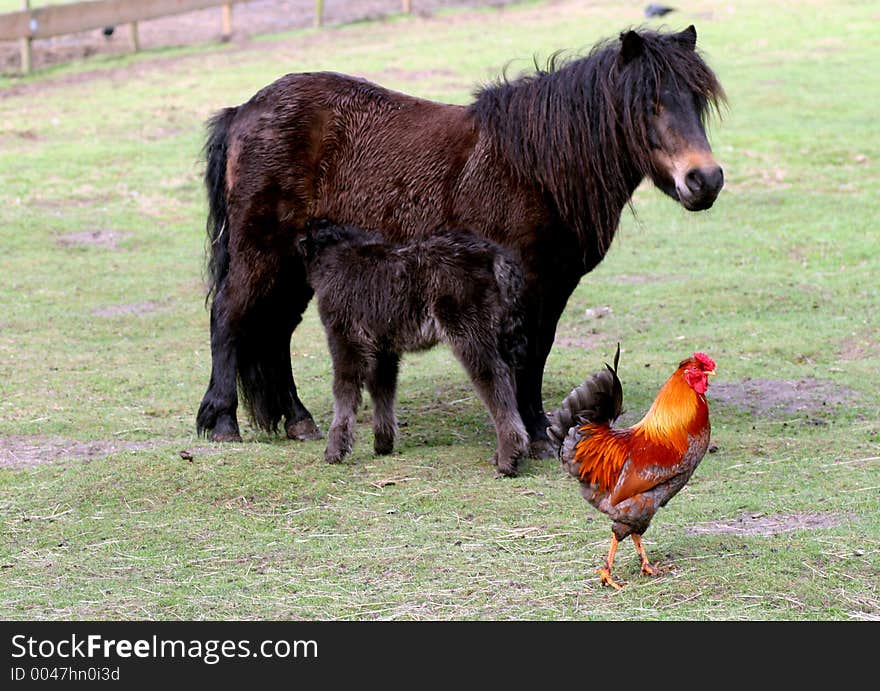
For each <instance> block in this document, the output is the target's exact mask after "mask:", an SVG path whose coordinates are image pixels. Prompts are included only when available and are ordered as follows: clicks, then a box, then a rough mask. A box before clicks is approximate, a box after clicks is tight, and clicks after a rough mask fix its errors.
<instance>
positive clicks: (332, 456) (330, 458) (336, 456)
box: [324, 450, 346, 465]
mask: <svg viewBox="0 0 880 691" xmlns="http://www.w3.org/2000/svg"><path fill="white" fill-rule="evenodd" d="M345 456H346V454H344V453H342V452H338V453H337V452H333V451H329V450H328V451H325V452H324V462H325V463H329V464H331V465H336V464H337V463H342V461H343V459H344V458H345Z"/></svg>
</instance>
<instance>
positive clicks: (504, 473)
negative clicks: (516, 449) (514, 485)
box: [492, 451, 519, 477]
mask: <svg viewBox="0 0 880 691" xmlns="http://www.w3.org/2000/svg"><path fill="white" fill-rule="evenodd" d="M518 460H519V457H518V456H514V457H513V458H506V459H504V460H503V461H499V460H498V452H497V451H496V452H495V453H494V454H493V456H492V465H494V466H495V477H516V473H517V461H518Z"/></svg>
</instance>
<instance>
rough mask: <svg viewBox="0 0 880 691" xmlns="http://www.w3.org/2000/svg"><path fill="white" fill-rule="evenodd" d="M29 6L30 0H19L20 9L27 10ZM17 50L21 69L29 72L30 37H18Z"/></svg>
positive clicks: (30, 65) (31, 60) (25, 72)
mask: <svg viewBox="0 0 880 691" xmlns="http://www.w3.org/2000/svg"><path fill="white" fill-rule="evenodd" d="M30 8H31V0H21V9H23V10H29V9H30ZM18 47H19V52H20V53H21V71H22V72H23V73H24V74H29V73H30V71H31V68H32V67H33V59H32V58H33V56H32V54H31V39H30V37H29V36H24V37H22V38H20V39H18Z"/></svg>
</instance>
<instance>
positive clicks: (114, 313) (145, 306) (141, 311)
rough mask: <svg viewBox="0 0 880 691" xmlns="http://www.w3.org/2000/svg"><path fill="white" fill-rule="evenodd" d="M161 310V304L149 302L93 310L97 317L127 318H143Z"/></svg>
mask: <svg viewBox="0 0 880 691" xmlns="http://www.w3.org/2000/svg"><path fill="white" fill-rule="evenodd" d="M157 309H159V303H158V302H153V301H152V300H147V301H146V302H132V303H127V304H122V305H108V306H107V307H99V308H97V309H94V310H92V314H93V315H95V316H96V317H125V316H129V315H131V316H135V317H142V316H143V315H145V314H150V313H151V312H155V311H156V310H157Z"/></svg>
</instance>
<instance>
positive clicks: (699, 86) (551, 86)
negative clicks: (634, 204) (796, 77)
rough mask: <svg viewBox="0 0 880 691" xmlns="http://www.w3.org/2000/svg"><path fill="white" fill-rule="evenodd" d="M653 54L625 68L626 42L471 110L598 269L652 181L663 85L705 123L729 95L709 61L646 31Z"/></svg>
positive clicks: (487, 90)
mask: <svg viewBox="0 0 880 691" xmlns="http://www.w3.org/2000/svg"><path fill="white" fill-rule="evenodd" d="M639 35H640V36H641V38H642V39H643V41H644V50H643V52H642V54H641V55H639V56H638V57H637V58H636V59H634V60H631V61H630V62H628V63H626V64H624V63H623V61H622V60H621V59H620V42H619V41H617V40H614V41H605V42H603V43H600V44H597V45H596V46H595V47H593V49H592V50H591V51H590V52H589V53H588V54H587V55H586V56H582V57H570V58H562V57H560V55H559V54H558V53H557V54H555V55H554V56H552V57H551V58H550V60H549V61H548V65H547V68H546V69H537V70H536V72H535V73H534V74H530V75H524V76H521V77H519V78H517V79H515V80H513V81H509V80H507V79H506V78H502V79H501V80H500V81H499V82H497V83H495V84H491V85H489V86H486V87H484V88H482V89H480V90H479V91H477V92H476V93H475V101H474V103H473V104H472V105H471V106H470V110H471V112H472V113H473V115H474V116H475V117H476V119H477V121H478V123H479V125H480V128H481V129H482V130H483V131H486V132H487V133H489V134H490V136H491V137H493V140H494V146H495V147H496V151H497V153H498V154H499V155H501V156H502V157H503V158H505V159H506V160H507V161H509V163H510V164H511V166H512V167H513V169H514V171H515V172H516V174H517V176H518V177H519V178H520V179H521V180H523V181H528V180H537V182H538V184H539V185H540V186H541V188H542V189H543V191H544V192H545V193H546V194H548V195H549V196H550V197H551V198H552V200H553V202H554V204H555V206H556V209H557V211H558V213H559V216H560V218H561V220H562V222H563V223H565V224H566V225H568V226H569V227H570V228H571V229H572V230H574V232H575V233H576V235H577V237H578V240H579V242H580V245H581V248H582V250H583V252H584V261H585V264H586V266H585V268H586V269H587V270H589V268H592V266H593V265H595V264H596V263H598V262H599V261H600V260H601V259H602V257H603V256H604V255H605V253H606V252H607V250H608V248H609V246H610V245H611V241H612V239H613V238H614V233H615V231H616V229H617V225H618V222H619V221H620V214H621V212H622V211H623V208H624V206H626V204H627V203H629V201H630V198H631V196H632V193H633V191H634V190H635V188H636V186H638V184H639V182H640V181H641V180H642V179H643V177H644V176H645V175H647V174H649V173H650V172H651V165H652V164H651V160H650V151H651V145H650V142H649V133H648V115H649V114H650V113H651V112H653V109H654V108H655V107H656V106H657V104H658V103H659V100H660V89H661V87H662V86H667V87H669V88H674V89H678V90H688V91H690V92H691V93H692V94H693V96H694V98H695V99H696V102H697V105H698V107H699V109H700V116H701V118H702V119H703V121H704V123H705V121H706V120H707V117H708V114H709V112H710V111H712V110H715V111H716V112H717V111H718V109H719V105H720V104H721V103H723V101H724V91H723V89H722V87H721V85H720V84H719V82H718V80H717V78H716V77H715V74H714V73H713V72H712V70H711V69H710V68H709V67H708V66H707V65H706V63H705V62H704V61H703V59H702V58H701V57H700V55H699V54H698V53H697V52H696V51H695V50H693V49H692V48H691V47H688V46H686V45H684V44H683V43H681V42H680V41H677V40H676V39H675V38H674V35H672V34H661V33H658V32H655V31H647V30H640V31H639Z"/></svg>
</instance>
